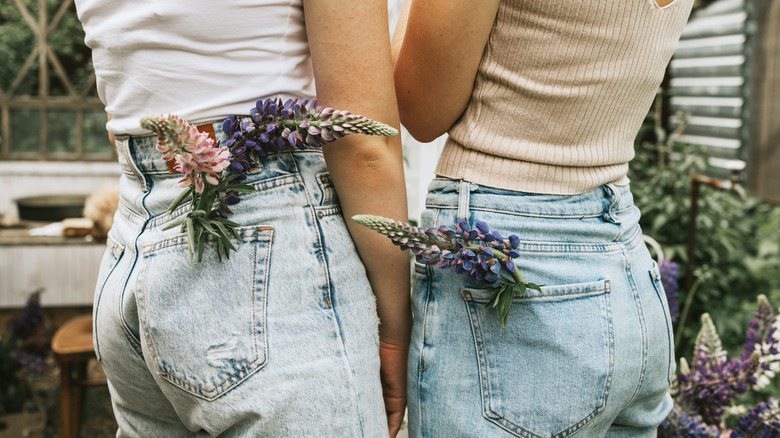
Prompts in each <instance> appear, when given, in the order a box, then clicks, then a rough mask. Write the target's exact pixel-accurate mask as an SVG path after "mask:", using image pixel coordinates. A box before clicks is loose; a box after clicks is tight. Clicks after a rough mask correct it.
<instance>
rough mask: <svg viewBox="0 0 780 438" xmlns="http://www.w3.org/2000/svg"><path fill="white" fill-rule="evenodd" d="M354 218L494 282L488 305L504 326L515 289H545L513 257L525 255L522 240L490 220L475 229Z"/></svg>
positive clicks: (428, 257) (429, 262)
mask: <svg viewBox="0 0 780 438" xmlns="http://www.w3.org/2000/svg"><path fill="white" fill-rule="evenodd" d="M352 219H353V220H354V221H355V222H357V223H359V224H361V225H363V226H366V227H368V228H370V229H372V230H374V231H376V232H378V233H380V234H384V235H385V236H387V237H389V238H390V240H391V241H392V242H393V243H394V244H395V245H397V246H400V247H401V249H402V250H409V251H411V252H412V254H414V256H415V259H416V260H417V261H418V262H419V263H422V264H425V265H426V266H436V267H438V268H441V269H448V268H452V270H453V272H455V273H456V274H466V275H467V276H468V277H469V278H471V279H473V280H477V281H483V282H485V283H487V284H488V285H490V286H491V287H492V288H493V295H492V297H491V298H490V300H489V301H488V303H487V306H491V307H495V308H496V309H497V311H498V316H499V323H500V326H501V329H503V328H504V326H505V325H506V320H507V316H508V314H509V308H510V306H511V304H512V297H513V296H514V294H515V293H518V294H520V295H522V294H524V293H525V291H526V290H527V289H536V290H541V286H540V285H537V284H534V283H529V282H526V281H525V280H524V279H523V276H522V275H521V274H520V271H519V270H518V269H516V267H515V263H514V261H513V259H515V258H518V257H520V252H519V251H518V247H519V245H520V239H519V238H518V237H517V236H515V235H511V236H509V238H507V239H504V238H503V237H502V236H501V234H500V233H499V232H498V231H491V230H490V228H489V227H488V225H487V224H486V223H485V222H482V221H479V222H477V223H476V224H474V227H473V228H472V227H471V225H470V224H469V223H468V222H466V221H465V220H462V219H461V220H459V221H458V222H457V223H456V224H455V227H454V229H451V228H449V227H446V226H441V227H439V228H436V229H434V228H426V229H424V228H420V227H413V226H411V225H409V224H407V223H404V222H400V221H395V220H392V219H387V218H384V217H381V216H372V215H358V216H353V217H352Z"/></svg>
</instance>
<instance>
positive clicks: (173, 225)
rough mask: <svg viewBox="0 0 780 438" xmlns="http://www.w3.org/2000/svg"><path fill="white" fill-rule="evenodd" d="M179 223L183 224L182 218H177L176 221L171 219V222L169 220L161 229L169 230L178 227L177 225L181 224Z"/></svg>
mask: <svg viewBox="0 0 780 438" xmlns="http://www.w3.org/2000/svg"><path fill="white" fill-rule="evenodd" d="M181 225H184V219H179V220H177V221H173V222H171V223H170V224H168V225H166V226H165V227H164V228H163V231H165V230H170V229H172V228H176V227H178V226H181Z"/></svg>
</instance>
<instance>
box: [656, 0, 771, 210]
mask: <svg viewBox="0 0 780 438" xmlns="http://www.w3.org/2000/svg"><path fill="white" fill-rule="evenodd" d="M779 22H780V0H717V1H715V2H713V3H711V4H709V5H708V6H705V7H702V8H699V9H696V10H695V11H694V12H693V14H692V16H691V19H690V21H689V22H688V25H687V26H686V28H685V30H684V31H683V34H682V37H681V38H680V44H679V47H678V49H677V51H676V52H675V55H674V57H673V58H672V62H671V63H670V65H669V75H670V78H671V79H670V81H669V91H670V95H671V97H670V98H669V110H670V113H671V114H673V115H672V116H671V118H670V120H669V122H670V123H669V125H670V128H672V129H673V128H676V127H677V126H678V125H679V124H680V123H682V122H683V119H684V120H685V121H687V123H688V126H687V128H686V129H685V131H684V135H683V136H682V141H685V142H688V143H691V144H695V145H699V146H702V147H703V148H704V149H705V150H706V151H707V153H708V154H709V156H710V165H711V168H710V169H709V171H708V173H709V174H711V175H712V176H716V177H720V178H729V177H730V176H731V174H732V173H733V172H734V171H738V172H739V176H740V179H741V181H742V182H743V184H746V185H748V186H749V187H750V191H751V194H754V195H759V196H763V197H765V198H766V199H767V200H770V201H772V202H778V203H780V60H778V55H780V45H779V44H778V39H780V30H778V27H779ZM680 114H682V116H681V115H680Z"/></svg>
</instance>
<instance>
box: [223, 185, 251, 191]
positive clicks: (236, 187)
mask: <svg viewBox="0 0 780 438" xmlns="http://www.w3.org/2000/svg"><path fill="white" fill-rule="evenodd" d="M225 190H226V191H234V192H238V193H254V192H255V188H254V187H252V186H250V185H249V184H234V185H231V186H227V187H225Z"/></svg>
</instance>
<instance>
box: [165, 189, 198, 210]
mask: <svg viewBox="0 0 780 438" xmlns="http://www.w3.org/2000/svg"><path fill="white" fill-rule="evenodd" d="M193 190H195V188H194V187H190V188H189V189H187V190H184V191H183V192H181V193H180V194H179V196H177V197H176V199H174V200H173V202H171V205H169V206H168V211H173V210H176V209H177V208H178V207H179V206H180V205H181V204H182V203H183V202H184V200H185V199H187V197H188V196H190V195H191V194H192V191H193Z"/></svg>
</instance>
